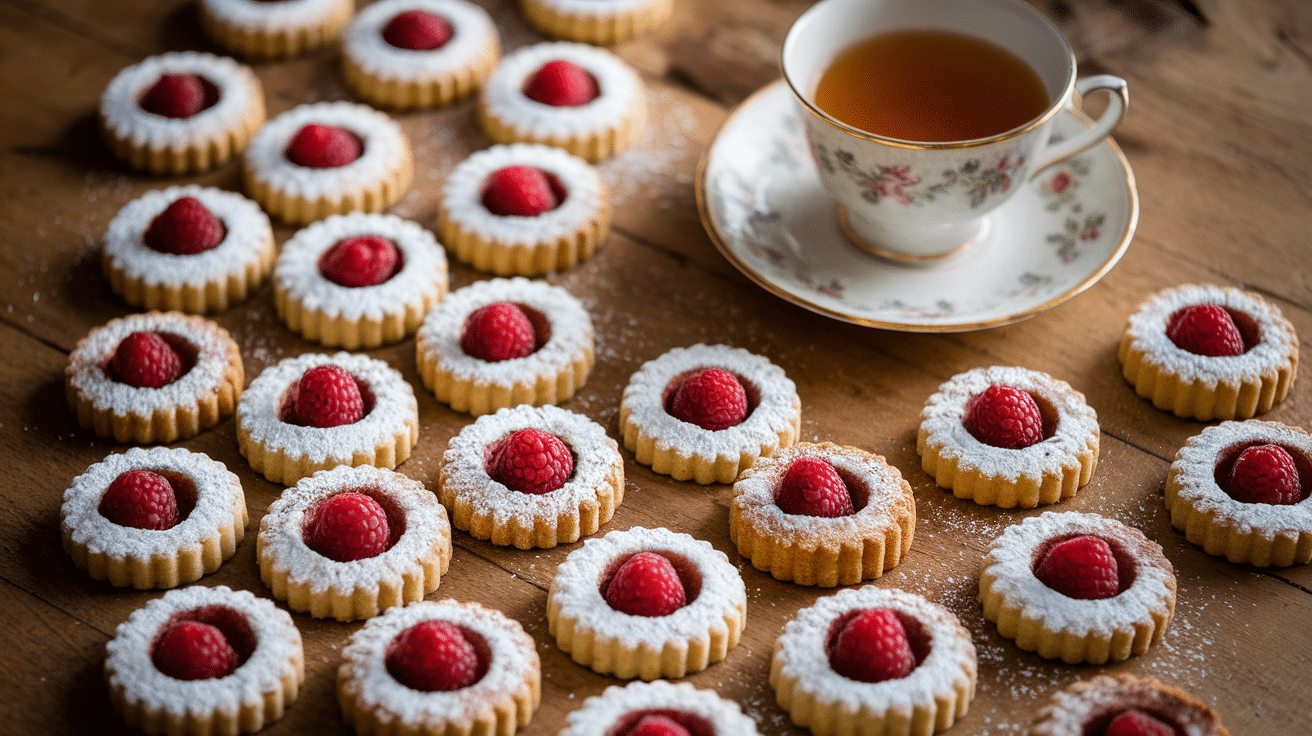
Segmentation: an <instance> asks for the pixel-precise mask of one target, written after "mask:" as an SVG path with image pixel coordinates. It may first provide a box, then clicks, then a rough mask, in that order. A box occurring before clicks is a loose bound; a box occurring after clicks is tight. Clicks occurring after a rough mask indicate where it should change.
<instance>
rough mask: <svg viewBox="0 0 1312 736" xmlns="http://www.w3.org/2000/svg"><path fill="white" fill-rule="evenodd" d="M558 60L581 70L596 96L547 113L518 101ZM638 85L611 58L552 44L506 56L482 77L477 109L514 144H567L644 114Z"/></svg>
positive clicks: (630, 71) (601, 52)
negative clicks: (511, 135) (508, 132)
mask: <svg viewBox="0 0 1312 736" xmlns="http://www.w3.org/2000/svg"><path fill="white" fill-rule="evenodd" d="M557 59H564V60H566V61H570V62H573V63H575V64H578V65H579V66H581V67H583V68H584V69H586V70H587V71H588V72H589V73H590V74H592V76H593V77H594V78H596V80H597V86H598V87H599V89H600V91H601V94H600V95H598V96H597V98H596V99H594V100H592V101H591V102H589V103H587V104H586V105H579V106H577V107H552V106H551V105H544V104H542V103H540V102H536V101H534V100H530V99H529V98H528V97H526V96H525V95H524V85H525V83H526V82H527V81H528V78H529V77H530V76H532V75H533V73H534V72H536V71H537V70H538V69H540V68H542V66H543V65H544V64H546V63H547V62H549V61H555V60H557ZM643 103H644V97H643V85H642V80H641V79H640V78H639V77H638V75H637V73H636V72H634V71H633V69H632V68H630V67H629V65H628V64H626V63H624V61H623V60H622V59H620V58H619V57H618V56H616V55H615V54H612V53H611V52H609V51H606V50H605V49H599V48H596V47H594V46H589V45H587V44H584V43H571V42H568V41H556V42H549V43H539V44H534V45H532V46H525V47H523V48H521V49H519V50H518V51H515V52H513V53H510V54H507V55H506V56H505V58H503V59H502V60H501V64H500V65H499V66H498V67H497V68H496V70H495V71H494V72H492V76H490V77H488V80H487V84H486V85H484V87H483V94H482V97H481V102H480V104H482V105H483V107H484V110H485V111H486V113H487V114H488V115H490V116H491V117H494V118H496V119H497V120H498V121H500V122H501V123H502V124H503V125H506V126H509V127H510V128H512V129H513V130H514V131H515V132H516V134H517V136H518V137H520V138H543V139H545V138H558V139H562V140H565V139H569V138H575V137H579V136H585V135H590V134H597V133H601V132H603V131H606V130H609V129H612V128H615V127H617V126H618V125H619V124H620V123H621V121H624V120H627V119H629V118H631V117H633V116H634V113H635V111H642V110H645V107H644V104H643Z"/></svg>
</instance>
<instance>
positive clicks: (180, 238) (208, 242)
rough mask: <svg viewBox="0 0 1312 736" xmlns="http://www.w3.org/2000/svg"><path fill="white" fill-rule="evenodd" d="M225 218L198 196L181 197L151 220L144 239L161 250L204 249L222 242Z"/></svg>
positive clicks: (191, 251)
mask: <svg viewBox="0 0 1312 736" xmlns="http://www.w3.org/2000/svg"><path fill="white" fill-rule="evenodd" d="M226 234H227V232H226V230H225V229H224V227H223V221H222V220H220V219H219V218H218V217H216V216H215V215H214V213H213V212H210V210H209V208H208V207H206V206H205V205H203V204H201V202H200V200H198V199H196V198H195V197H179V198H178V199H176V200H174V201H173V203H172V204H170V205H169V206H168V207H166V208H164V211H163V212H161V213H159V214H158V215H156V216H155V219H153V220H151V221H150V227H148V228H147V229H146V234H145V236H144V238H143V239H144V240H145V243H146V245H147V246H148V247H150V248H151V250H156V251H159V252H160V253H172V254H173V255H178V256H186V255H195V254H196V253H204V252H205V251H207V250H209V249H211V248H213V247H215V246H217V245H218V244H219V243H222V242H223V238H224V236H225V235H226Z"/></svg>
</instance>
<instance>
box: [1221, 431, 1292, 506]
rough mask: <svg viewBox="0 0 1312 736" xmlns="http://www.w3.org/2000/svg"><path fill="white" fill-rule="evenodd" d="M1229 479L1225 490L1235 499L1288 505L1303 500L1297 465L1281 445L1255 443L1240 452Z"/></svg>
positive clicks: (1246, 501)
mask: <svg viewBox="0 0 1312 736" xmlns="http://www.w3.org/2000/svg"><path fill="white" fill-rule="evenodd" d="M1229 480H1230V482H1229V484H1228V485H1227V487H1226V491H1227V492H1229V494H1230V497H1231V498H1233V499H1234V500H1236V501H1242V502H1244V503H1269V504H1276V505H1281V506H1288V505H1290V504H1295V503H1298V502H1299V501H1301V500H1303V488H1302V484H1301V483H1300V481H1299V477H1298V466H1297V465H1295V464H1294V457H1293V456H1292V455H1290V454H1289V451H1288V450H1286V449H1285V448H1283V447H1281V446H1280V445H1256V446H1254V447H1249V448H1247V449H1245V450H1244V451H1243V452H1241V453H1239V457H1237V458H1235V464H1234V466H1233V467H1232V468H1230V479H1229Z"/></svg>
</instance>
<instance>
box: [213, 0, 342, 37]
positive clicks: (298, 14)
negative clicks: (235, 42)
mask: <svg viewBox="0 0 1312 736" xmlns="http://www.w3.org/2000/svg"><path fill="white" fill-rule="evenodd" d="M349 3H350V0H279V1H278V2H268V1H267V0H201V4H202V5H204V6H205V10H206V11H208V12H209V13H210V14H211V15H213V16H214V17H216V18H219V19H221V20H222V21H223V22H224V23H226V24H229V25H235V26H241V27H242V28H244V29H246V30H249V31H265V32H267V31H278V30H291V29H296V28H302V27H306V26H315V25H318V24H320V23H322V22H324V21H325V20H327V19H328V18H331V17H332V16H333V15H334V14H335V12H336V10H337V8H338V7H339V6H341V5H343V4H349Z"/></svg>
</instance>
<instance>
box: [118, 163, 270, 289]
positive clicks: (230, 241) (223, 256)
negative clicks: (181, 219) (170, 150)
mask: <svg viewBox="0 0 1312 736" xmlns="http://www.w3.org/2000/svg"><path fill="white" fill-rule="evenodd" d="M183 197H193V198H195V199H196V200H198V201H200V203H201V204H203V205H205V208H206V209H208V210H209V211H210V212H212V213H214V216H215V217H217V218H219V219H220V220H222V221H223V226H224V228H225V230H226V232H225V233H224V236H223V241H222V242H220V243H219V244H218V245H216V246H215V247H213V248H210V249H209V250H207V251H204V252H202V253H192V254H186V255H175V254H173V253H163V252H160V251H157V250H155V249H154V248H151V247H150V246H148V245H146V241H145V234H146V230H147V229H149V228H150V223H151V222H152V221H153V220H154V219H155V217H157V216H158V215H159V214H160V213H161V212H163V211H164V210H165V209H167V208H168V206H169V205H171V204H173V203H174V202H176V201H177V200H179V199H182V198H183ZM272 252H273V228H272V226H271V225H270V224H269V217H268V215H266V214H264V212H263V211H262V210H261V209H260V206H259V205H257V204H255V203H254V202H252V201H251V200H249V199H246V198H245V197H243V196H241V195H240V194H237V193H235V192H225V191H223V190H222V189H215V188H212V187H199V186H195V185H188V186H182V187H169V188H167V189H156V190H153V191H150V192H146V193H145V194H144V195H142V196H141V197H139V198H137V199H134V200H132V201H131V202H129V203H128V204H127V205H126V206H125V207H123V209H121V210H119V212H118V214H117V215H115V216H114V219H113V220H112V221H110V223H109V227H108V228H106V230H105V257H106V258H108V259H109V260H110V262H111V263H112V264H113V266H114V268H117V269H119V270H121V271H123V272H124V274H126V275H127V276H128V277H130V278H136V279H141V280H142V281H144V282H145V283H146V284H148V285H151V286H154V285H157V284H162V285H165V286H171V287H181V286H183V285H189V286H195V287H200V286H203V285H204V284H206V283H222V280H223V279H224V278H226V277H229V276H237V275H240V274H242V273H243V272H245V271H246V270H247V269H248V268H250V267H251V265H252V264H256V263H258V262H259V261H260V259H261V257H262V256H264V255H265V254H266V253H267V254H268V255H269V257H270V258H271V257H272Z"/></svg>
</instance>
